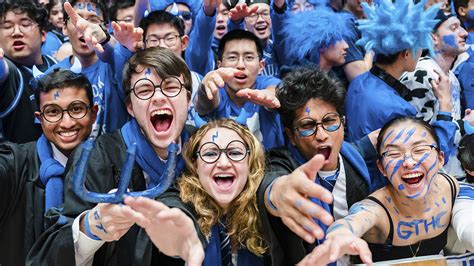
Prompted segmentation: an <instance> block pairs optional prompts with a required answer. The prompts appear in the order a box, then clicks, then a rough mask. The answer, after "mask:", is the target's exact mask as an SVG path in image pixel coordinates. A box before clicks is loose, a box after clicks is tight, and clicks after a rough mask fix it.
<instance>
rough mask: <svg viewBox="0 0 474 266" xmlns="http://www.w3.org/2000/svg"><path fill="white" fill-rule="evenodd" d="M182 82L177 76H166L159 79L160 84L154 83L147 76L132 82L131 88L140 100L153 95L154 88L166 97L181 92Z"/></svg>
mask: <svg viewBox="0 0 474 266" xmlns="http://www.w3.org/2000/svg"><path fill="white" fill-rule="evenodd" d="M182 88H183V83H181V81H180V80H179V79H178V78H177V77H166V78H164V79H162V80H161V82H160V85H155V83H153V81H151V80H149V79H148V78H141V79H139V80H137V81H136V82H135V84H133V87H132V89H131V90H129V91H128V92H127V94H129V93H130V91H133V93H134V94H135V96H137V98H138V99H141V100H148V99H150V98H151V97H153V95H155V91H156V89H160V91H161V93H163V95H165V96H166V97H168V98H172V97H176V96H178V94H179V93H180V92H181V90H182Z"/></svg>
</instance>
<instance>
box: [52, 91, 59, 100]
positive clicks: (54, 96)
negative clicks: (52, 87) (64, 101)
mask: <svg viewBox="0 0 474 266" xmlns="http://www.w3.org/2000/svg"><path fill="white" fill-rule="evenodd" d="M53 98H54V100H56V99H57V98H59V91H55V92H54V94H53Z"/></svg>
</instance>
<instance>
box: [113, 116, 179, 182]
mask: <svg viewBox="0 0 474 266" xmlns="http://www.w3.org/2000/svg"><path fill="white" fill-rule="evenodd" d="M121 132H122V137H123V140H124V142H125V145H126V146H127V148H129V147H130V146H131V145H132V144H133V143H136V144H137V153H136V157H135V161H136V162H137V163H138V165H140V167H141V168H142V170H143V171H145V173H147V174H148V175H149V176H150V179H151V182H150V184H149V185H148V187H155V186H157V185H159V184H160V183H161V181H162V178H161V175H162V174H163V173H164V172H165V171H166V163H164V162H163V161H162V160H161V159H160V158H159V157H158V155H156V153H155V150H153V148H152V147H151V145H150V143H149V142H148V140H147V139H146V138H145V136H144V135H143V133H142V131H141V129H140V126H138V123H137V121H136V120H135V118H132V119H131V120H130V121H128V122H127V123H126V124H125V125H124V126H123V127H122V128H121ZM187 140H188V134H187V132H186V130H184V129H183V132H182V133H181V143H185V142H186V141H187ZM183 169H184V159H183V156H182V155H181V154H180V155H178V162H177V163H176V171H175V177H176V176H178V175H180V174H181V172H182V171H183Z"/></svg>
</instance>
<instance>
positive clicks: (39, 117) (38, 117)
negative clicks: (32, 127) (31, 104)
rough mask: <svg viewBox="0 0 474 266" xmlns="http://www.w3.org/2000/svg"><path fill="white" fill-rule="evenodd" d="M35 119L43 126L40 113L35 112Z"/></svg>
mask: <svg viewBox="0 0 474 266" xmlns="http://www.w3.org/2000/svg"><path fill="white" fill-rule="evenodd" d="M35 117H36V118H37V119H38V120H39V121H40V122H41V124H43V117H42V116H41V113H40V112H38V111H35Z"/></svg>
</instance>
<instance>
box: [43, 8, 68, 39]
mask: <svg viewBox="0 0 474 266" xmlns="http://www.w3.org/2000/svg"><path fill="white" fill-rule="evenodd" d="M57 4H61V9H62V11H63V18H64V13H66V11H64V8H63V4H64V1H63V0H49V2H48V3H47V4H46V5H45V7H46V10H47V11H48V26H47V27H46V30H48V31H50V30H54V29H56V28H55V27H54V25H53V24H51V23H50V22H49V18H50V17H51V10H52V9H53V8H54V6H55V5H57ZM63 20H64V19H63Z"/></svg>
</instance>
